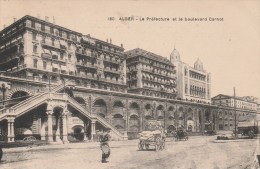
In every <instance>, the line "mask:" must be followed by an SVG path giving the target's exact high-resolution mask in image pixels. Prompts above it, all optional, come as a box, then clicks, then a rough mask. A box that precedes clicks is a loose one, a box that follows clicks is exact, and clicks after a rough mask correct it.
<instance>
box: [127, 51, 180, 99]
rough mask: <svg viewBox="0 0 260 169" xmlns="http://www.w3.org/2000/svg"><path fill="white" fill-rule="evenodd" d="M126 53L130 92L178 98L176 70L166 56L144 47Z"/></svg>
mask: <svg viewBox="0 0 260 169" xmlns="http://www.w3.org/2000/svg"><path fill="white" fill-rule="evenodd" d="M125 54H126V63H127V65H126V66H127V85H128V91H129V92H130V93H138V94H142V95H147V96H153V97H162V98H168V99H174V98H176V95H177V91H176V72H175V69H174V65H173V64H172V63H171V62H170V61H169V60H168V59H166V57H162V56H159V55H156V54H154V53H151V52H148V51H145V50H142V49H133V50H131V51H127V52H125Z"/></svg>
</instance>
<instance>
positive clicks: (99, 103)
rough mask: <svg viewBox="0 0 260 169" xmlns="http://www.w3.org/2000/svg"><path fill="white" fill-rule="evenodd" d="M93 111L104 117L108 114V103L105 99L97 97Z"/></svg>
mask: <svg viewBox="0 0 260 169" xmlns="http://www.w3.org/2000/svg"><path fill="white" fill-rule="evenodd" d="M93 112H94V113H95V114H97V115H99V116H101V117H103V118H105V117H106V116H107V105H106V102H105V101H104V100H103V99H97V100H96V101H95V102H94V106H93Z"/></svg>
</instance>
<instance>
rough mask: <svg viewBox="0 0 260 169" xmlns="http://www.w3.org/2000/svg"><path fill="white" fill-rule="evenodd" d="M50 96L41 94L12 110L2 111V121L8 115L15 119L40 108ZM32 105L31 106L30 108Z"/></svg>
mask: <svg viewBox="0 0 260 169" xmlns="http://www.w3.org/2000/svg"><path fill="white" fill-rule="evenodd" d="M48 96H49V94H48V93H41V94H36V95H34V96H32V97H30V98H28V99H26V100H24V101H22V102H20V103H18V104H16V105H14V106H12V107H10V108H6V109H3V110H1V112H0V121H1V120H3V119H4V118H5V117H6V116H7V115H13V116H15V117H19V116H21V115H23V114H25V113H26V112H28V111H30V110H32V109H34V108H36V107H38V106H40V105H41V104H43V103H44V102H46V100H47V98H48ZM28 105H30V106H28Z"/></svg>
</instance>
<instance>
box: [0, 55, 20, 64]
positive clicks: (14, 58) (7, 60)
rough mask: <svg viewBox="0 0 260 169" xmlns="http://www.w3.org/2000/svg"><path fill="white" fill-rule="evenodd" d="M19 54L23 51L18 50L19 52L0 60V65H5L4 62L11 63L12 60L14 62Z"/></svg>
mask: <svg viewBox="0 0 260 169" xmlns="http://www.w3.org/2000/svg"><path fill="white" fill-rule="evenodd" d="M21 54H23V53H21V52H20V53H17V54H15V55H12V56H10V57H6V58H4V60H1V61H0V65H5V64H9V63H12V62H16V60H18V59H19V58H20V55H21Z"/></svg>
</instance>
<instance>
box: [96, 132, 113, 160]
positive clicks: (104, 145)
mask: <svg viewBox="0 0 260 169" xmlns="http://www.w3.org/2000/svg"><path fill="white" fill-rule="evenodd" d="M109 133H110V128H107V129H105V132H104V133H103V134H102V135H101V136H100V140H99V141H100V148H101V150H102V159H101V162H102V163H107V162H108V161H107V159H108V157H109V156H110V154H111V152H110V147H109V144H108V141H110V139H111V136H110V135H109Z"/></svg>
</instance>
